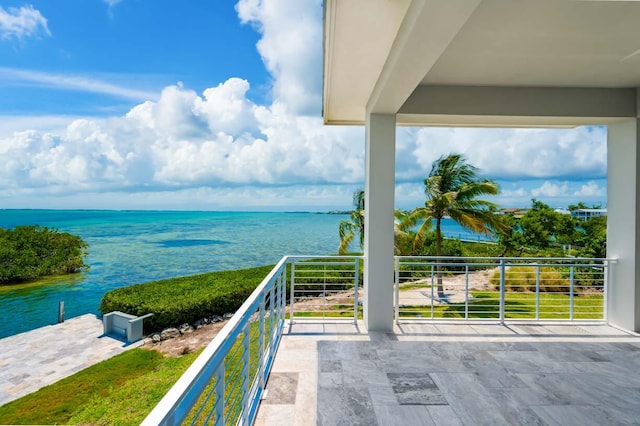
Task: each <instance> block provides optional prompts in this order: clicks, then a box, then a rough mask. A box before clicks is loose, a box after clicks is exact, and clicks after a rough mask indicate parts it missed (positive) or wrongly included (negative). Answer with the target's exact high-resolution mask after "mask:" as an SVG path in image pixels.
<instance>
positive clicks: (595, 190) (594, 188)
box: [573, 181, 607, 197]
mask: <svg viewBox="0 0 640 426" xmlns="http://www.w3.org/2000/svg"><path fill="white" fill-rule="evenodd" d="M573 195H575V196H578V197H596V196H602V197H603V196H606V195H607V188H605V187H604V186H600V185H598V183H597V182H594V181H589V182H587V183H585V184H584V185H582V186H580V189H579V190H577V191H576V192H574V193H573Z"/></svg>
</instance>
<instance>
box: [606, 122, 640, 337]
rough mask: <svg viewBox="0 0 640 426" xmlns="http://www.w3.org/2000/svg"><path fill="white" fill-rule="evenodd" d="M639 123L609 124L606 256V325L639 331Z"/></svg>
mask: <svg viewBox="0 0 640 426" xmlns="http://www.w3.org/2000/svg"><path fill="white" fill-rule="evenodd" d="M639 129H640V120H638V119H628V120H624V121H621V122H619V123H616V124H612V125H609V129H608V136H607V174H608V175H607V257H611V258H616V259H618V263H617V264H614V265H612V268H613V274H612V277H611V280H610V282H609V300H608V304H607V308H608V314H609V322H610V323H611V324H613V325H616V326H618V327H621V328H624V329H626V330H631V331H640V214H639V213H640V212H639V211H638V207H639V205H638V202H639V201H640V197H639V195H640V192H639V191H640V187H639V185H638V184H639V183H640V173H639V171H640V169H639V166H640V161H639V158H638V155H639V154H640V150H639V149H638V142H639V141H640V134H639V132H638V131H639Z"/></svg>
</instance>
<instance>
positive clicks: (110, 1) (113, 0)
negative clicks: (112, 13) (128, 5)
mask: <svg viewBox="0 0 640 426" xmlns="http://www.w3.org/2000/svg"><path fill="white" fill-rule="evenodd" d="M121 1H122V0H104V2H105V3H106V4H107V5H108V6H109V7H113V6H115V5H116V4H118V3H120V2H121Z"/></svg>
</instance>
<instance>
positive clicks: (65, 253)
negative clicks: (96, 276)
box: [0, 226, 88, 284]
mask: <svg viewBox="0 0 640 426" xmlns="http://www.w3.org/2000/svg"><path fill="white" fill-rule="evenodd" d="M87 247H88V245H87V243H85V242H84V241H83V240H82V238H80V237H78V236H76V235H72V234H69V233H66V232H59V231H58V230H56V229H52V228H47V227H41V226H17V227H15V228H14V229H2V228H0V284H10V283H19V282H24V281H30V280H35V279H37V278H40V277H44V276H48V275H60V274H69V273H74V272H79V271H81V270H83V269H86V268H87V267H88V266H87V264H85V262H84V258H85V256H86V254H87Z"/></svg>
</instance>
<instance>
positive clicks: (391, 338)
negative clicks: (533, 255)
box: [256, 323, 640, 426]
mask: <svg viewBox="0 0 640 426" xmlns="http://www.w3.org/2000/svg"><path fill="white" fill-rule="evenodd" d="M272 372H273V374H274V377H275V378H276V379H275V380H274V381H273V382H271V381H269V382H268V383H267V390H269V388H270V387H271V386H272V387H274V392H269V391H268V392H267V397H266V398H265V399H264V400H263V402H262V404H261V406H260V409H259V412H258V418H257V421H256V424H257V425H285V424H286V425H338V424H345V425H347V424H348V425H358V424H362V425H365V424H366V425H376V424H378V425H385V426H386V425H394V424H398V425H407V424H411V425H414V424H415V425H434V424H435V425H444V424H454V425H455V424H457V425H477V424H492V425H500V424H559V425H574V424H575V425H580V426H583V425H602V424H640V405H639V404H638V401H640V336H639V335H637V334H632V333H626V332H623V331H620V330H618V329H616V328H612V327H608V326H604V325H564V324H561V325H552V324H544V325H542V324H524V323H522V324H514V325H507V326H501V325H495V324H438V323H431V324H402V325H399V326H396V327H395V330H394V332H393V333H373V332H372V333H367V332H366V330H365V329H364V327H363V325H362V324H359V325H358V326H357V327H356V326H353V325H345V324H342V325H335V324H324V325H323V324H304V323H300V324H294V325H293V326H292V327H291V329H290V330H289V332H288V334H286V335H285V336H283V339H282V342H281V344H280V348H279V350H278V353H277V355H276V360H275V362H274V366H273V370H272ZM276 387H277V389H275V388H276ZM283 395H286V396H284V397H283Z"/></svg>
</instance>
